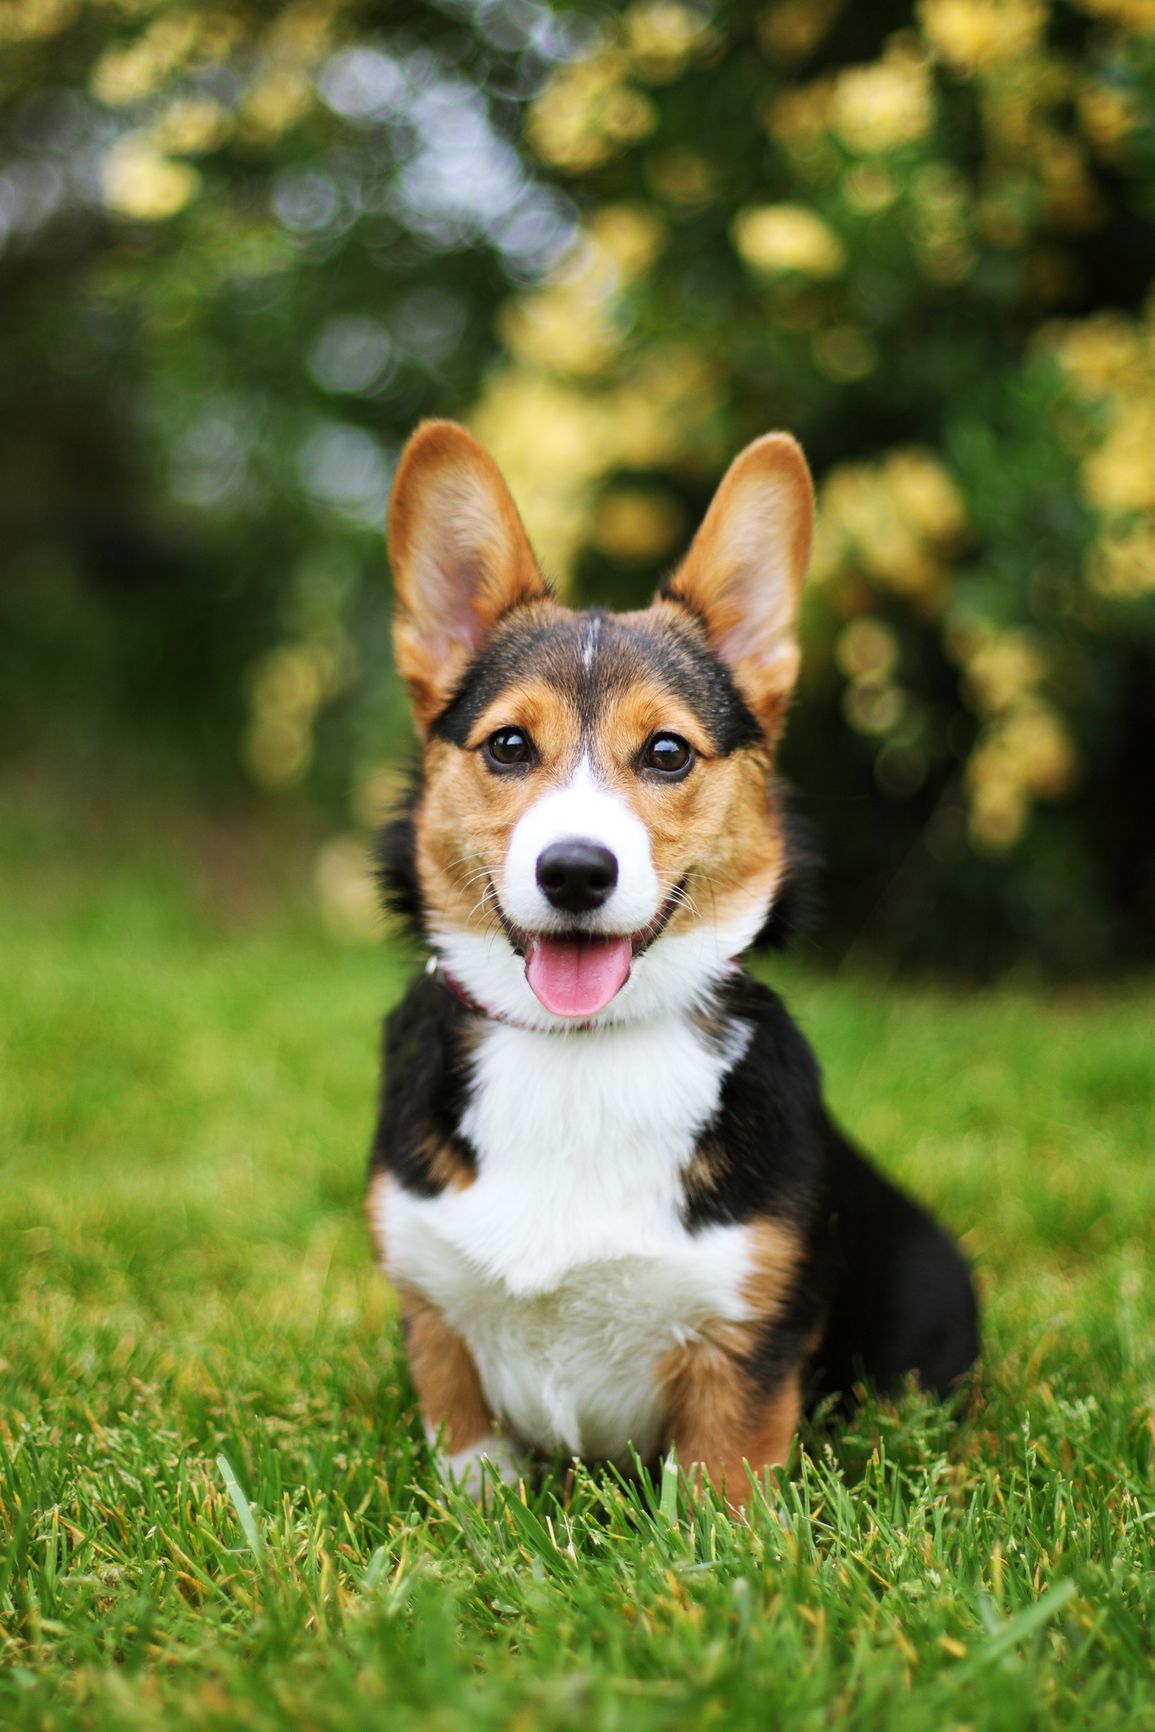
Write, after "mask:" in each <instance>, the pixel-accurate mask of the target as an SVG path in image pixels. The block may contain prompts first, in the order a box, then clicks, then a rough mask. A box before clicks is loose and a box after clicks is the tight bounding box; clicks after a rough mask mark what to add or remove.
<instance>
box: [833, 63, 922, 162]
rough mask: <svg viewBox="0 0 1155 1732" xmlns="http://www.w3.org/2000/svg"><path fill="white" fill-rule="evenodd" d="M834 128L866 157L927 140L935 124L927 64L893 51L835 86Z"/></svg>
mask: <svg viewBox="0 0 1155 1732" xmlns="http://www.w3.org/2000/svg"><path fill="white" fill-rule="evenodd" d="M831 124H832V126H833V129H834V131H835V132H836V133H837V134H838V136H839V137H840V138H841V139H842V141H843V143H844V144H846V145H848V146H849V148H850V149H851V150H854V151H857V152H859V153H860V154H861V155H863V156H872V155H878V154H881V153H883V152H886V151H890V150H896V149H897V148H898V147H899V146H900V145H904V144H914V143H916V142H917V140H918V139H920V138H925V136H926V134H927V133H928V132H929V131H930V129H931V126H932V125H933V124H934V95H933V91H932V88H931V81H930V75H929V73H928V72H927V68H926V64H925V62H924V61H923V60H922V59H921V58H920V57H919V56H918V55H915V54H912V53H910V52H909V51H908V50H906V49H905V48H903V49H895V48H892V49H890V50H888V52H887V53H886V54H885V55H884V57H883V59H882V60H880V61H878V62H876V63H875V64H874V65H871V66H852V67H848V68H847V70H846V71H845V72H840V73H839V75H838V77H837V78H836V79H835V81H834V97H833V104H832V114H831Z"/></svg>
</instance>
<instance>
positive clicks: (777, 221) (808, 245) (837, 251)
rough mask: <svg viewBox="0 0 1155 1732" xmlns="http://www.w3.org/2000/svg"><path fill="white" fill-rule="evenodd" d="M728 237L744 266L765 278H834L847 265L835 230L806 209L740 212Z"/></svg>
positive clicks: (773, 207)
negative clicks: (790, 274)
mask: <svg viewBox="0 0 1155 1732" xmlns="http://www.w3.org/2000/svg"><path fill="white" fill-rule="evenodd" d="M731 234H732V235H733V238H734V244H735V246H736V247H737V249H738V251H739V252H740V253H741V255H742V257H743V258H744V259H745V261H746V263H747V264H748V265H750V266H751V267H752V268H753V269H754V270H756V271H762V272H765V273H766V274H767V275H775V274H777V273H779V272H782V271H798V272H800V273H801V274H802V275H803V276H808V277H833V276H837V275H838V273H839V271H841V270H842V268H843V266H844V264H845V263H846V250H845V248H844V247H843V245H842V242H841V241H840V240H839V238H838V236H837V235H836V234H835V232H834V230H833V229H832V228H831V227H830V226H829V224H828V223H826V222H824V221H823V219H822V218H821V217H820V216H818V215H817V213H816V212H814V211H812V210H807V208H806V206H805V205H800V204H767V205H759V206H757V207H755V208H754V209H752V210H744V211H740V212H739V213H738V215H737V216H736V217H735V218H734V222H733V225H732V228H731Z"/></svg>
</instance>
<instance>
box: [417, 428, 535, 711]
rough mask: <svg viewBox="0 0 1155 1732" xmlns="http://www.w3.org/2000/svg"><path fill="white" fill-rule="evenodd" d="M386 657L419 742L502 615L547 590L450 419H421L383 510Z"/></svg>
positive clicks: (513, 513) (520, 534)
mask: <svg viewBox="0 0 1155 1732" xmlns="http://www.w3.org/2000/svg"><path fill="white" fill-rule="evenodd" d="M389 557H390V561H391V563H392V566H393V588H394V598H395V599H394V611H393V654H394V657H395V659H396V662H397V667H398V669H399V671H400V673H401V676H402V678H403V679H404V681H405V683H406V685H407V686H408V687H409V695H410V697H411V699H412V701H413V712H414V715H415V717H416V719H417V725H418V728H419V729H420V731H421V732H422V734H425V733H426V732H428V729H429V727H430V724H431V723H432V722H433V720H434V719H435V717H436V716H437V715H438V713H439V712H440V711H441V710H442V709H444V707H445V705H446V703H448V701H449V699H450V698H451V697H452V695H453V692H454V690H455V688H456V686H457V684H458V681H459V680H460V678H461V675H462V673H463V672H464V670H465V667H466V665H467V663H468V662H469V661H470V660H471V659H472V658H473V656H474V655H476V653H477V651H478V650H479V649H480V648H481V645H482V644H483V643H484V641H485V639H486V638H487V637H488V635H489V633H490V632H491V631H492V630H493V628H494V626H495V625H496V624H497V622H498V620H499V619H500V618H501V616H502V614H504V613H506V612H508V610H509V609H510V608H511V607H515V606H516V605H517V604H518V603H519V602H523V601H532V600H535V599H536V598H538V597H544V596H547V595H548V594H549V591H548V589H547V587H546V585H545V582H544V580H543V578H542V575H541V572H540V571H539V570H538V565H537V561H536V560H535V559H534V556H533V549H532V548H531V547H530V545H529V540H528V538H527V536H526V533H525V530H524V528H523V527H522V522H521V518H520V517H519V516H518V513H517V507H516V505H514V503H513V500H512V498H511V497H510V493H509V489H508V487H507V486H506V485H505V482H504V480H503V479H502V476H501V471H500V470H499V469H498V467H497V464H496V463H495V462H494V461H493V458H492V457H491V456H490V455H489V453H488V452H487V451H483V450H482V448H481V446H480V445H479V444H478V443H477V441H476V440H475V439H473V438H472V437H471V436H470V435H469V434H468V433H467V432H466V431H465V429H464V427H459V426H458V425H457V424H456V422H454V421H426V422H423V424H422V425H421V426H420V427H419V428H418V429H417V431H416V433H414V435H413V437H412V438H411V439H410V441H409V443H408V445H406V447H405V450H404V451H403V452H402V454H401V462H400V464H399V465H398V468H397V478H396V480H395V481H394V483H393V496H392V498H391V500H390V502H389Z"/></svg>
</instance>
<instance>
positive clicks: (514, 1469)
mask: <svg viewBox="0 0 1155 1732" xmlns="http://www.w3.org/2000/svg"><path fill="white" fill-rule="evenodd" d="M426 1435H427V1436H428V1438H429V1447H430V1450H431V1451H432V1454H433V1460H434V1464H435V1465H436V1468H437V1472H438V1474H439V1475H440V1477H441V1481H442V1483H443V1484H444V1485H448V1486H454V1487H456V1488H457V1489H458V1490H460V1491H463V1492H465V1494H466V1496H467V1497H471V1498H480V1496H481V1491H482V1487H483V1486H484V1484H485V1481H486V1479H487V1478H490V1479H493V1478H497V1479H499V1480H500V1481H501V1482H502V1484H503V1485H516V1484H517V1482H518V1480H519V1479H521V1477H522V1475H523V1474H524V1472H525V1461H524V1458H523V1456H522V1455H521V1454H520V1452H519V1451H518V1450H516V1449H515V1448H514V1447H513V1445H512V1444H511V1443H510V1441H509V1439H508V1438H505V1437H502V1436H501V1434H500V1433H499V1432H496V1431H492V1432H490V1433H489V1434H488V1436H486V1437H481V1438H479V1439H478V1440H477V1442H476V1443H474V1444H471V1445H470V1446H469V1448H468V1449H458V1450H455V1451H454V1452H453V1453H452V1454H450V1453H449V1451H448V1450H446V1449H444V1448H443V1447H442V1445H441V1443H440V1440H439V1439H438V1437H437V1436H436V1435H435V1434H431V1433H430V1431H429V1428H428V1427H426Z"/></svg>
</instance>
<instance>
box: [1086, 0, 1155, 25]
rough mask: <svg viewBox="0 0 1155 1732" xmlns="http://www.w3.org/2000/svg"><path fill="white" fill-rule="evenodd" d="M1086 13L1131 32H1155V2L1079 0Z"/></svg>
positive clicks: (1139, 0)
mask: <svg viewBox="0 0 1155 1732" xmlns="http://www.w3.org/2000/svg"><path fill="white" fill-rule="evenodd" d="M1079 3H1080V5H1081V6H1082V9H1083V11H1084V12H1090V13H1091V14H1092V15H1093V16H1096V15H1097V16H1098V17H1100V18H1108V19H1110V21H1111V22H1112V23H1113V24H1122V25H1124V26H1125V27H1126V28H1127V29H1129V30H1136V31H1148V30H1155V0H1079Z"/></svg>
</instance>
